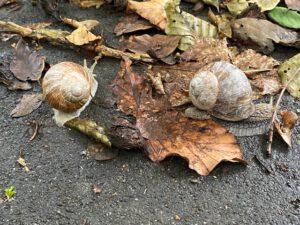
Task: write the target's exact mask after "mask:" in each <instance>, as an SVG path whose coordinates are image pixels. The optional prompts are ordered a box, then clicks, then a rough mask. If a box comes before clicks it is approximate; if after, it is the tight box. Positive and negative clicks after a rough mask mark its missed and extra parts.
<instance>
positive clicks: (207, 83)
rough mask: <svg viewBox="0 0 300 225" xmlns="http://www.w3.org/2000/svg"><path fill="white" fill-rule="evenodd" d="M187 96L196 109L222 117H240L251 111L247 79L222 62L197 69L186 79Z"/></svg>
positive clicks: (250, 96)
mask: <svg viewBox="0 0 300 225" xmlns="http://www.w3.org/2000/svg"><path fill="white" fill-rule="evenodd" d="M189 97H190V99H191V101H192V103H193V104H194V105H195V106H196V107H197V108H198V109H201V110H206V111H207V112H208V113H209V114H211V115H213V116H215V117H217V118H220V119H224V120H229V121H239V120H243V119H246V118H248V117H250V116H251V115H252V114H253V113H254V112H255V106H254V104H253V102H252V88H251V85H250V82H249V80H248V79H247V77H246V75H245V74H244V72H243V71H241V70H240V69H238V68H237V67H235V66H234V65H232V64H231V63H229V62H226V61H219V62H216V63H214V64H212V66H211V67H210V68H209V71H200V72H198V73H197V74H196V75H195V76H194V78H193V79H192V80H191V82H190V86H189Z"/></svg>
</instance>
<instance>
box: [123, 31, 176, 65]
mask: <svg viewBox="0 0 300 225" xmlns="http://www.w3.org/2000/svg"><path fill="white" fill-rule="evenodd" d="M179 41H180V37H178V36H167V35H161V34H156V35H154V36H150V35H148V34H144V35H141V36H131V37H130V38H129V40H128V41H127V45H126V48H127V49H129V50H130V51H132V52H135V53H146V54H149V55H150V56H153V57H154V58H157V59H161V60H162V61H166V60H165V58H167V57H168V56H169V55H171V54H172V53H173V52H174V51H175V49H176V48H177V46H178V44H179ZM173 61H174V60H173ZM167 63H168V61H167ZM174 63H175V62H174ZM174 63H173V64H174Z"/></svg>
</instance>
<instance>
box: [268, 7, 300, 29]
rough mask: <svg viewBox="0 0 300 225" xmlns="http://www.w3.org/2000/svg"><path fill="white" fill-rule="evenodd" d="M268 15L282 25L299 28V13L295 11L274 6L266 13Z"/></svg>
mask: <svg viewBox="0 0 300 225" xmlns="http://www.w3.org/2000/svg"><path fill="white" fill-rule="evenodd" d="M268 16H269V17H270V18H271V19H272V20H273V21H275V22H276V23H278V24H280V25H281V26H283V27H288V28H294V29H299V28H300V14H299V13H298V12H297V11H292V10H289V9H288V8H284V7H275V8H274V9H273V10H272V11H270V12H269V13H268Z"/></svg>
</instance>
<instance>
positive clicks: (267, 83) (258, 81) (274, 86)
mask: <svg viewBox="0 0 300 225" xmlns="http://www.w3.org/2000/svg"><path fill="white" fill-rule="evenodd" d="M250 83H251V86H252V89H253V98H254V99H258V98H261V97H263V96H264V95H275V94H277V93H278V92H279V91H280V90H281V88H282V85H281V83H280V78H279V76H278V73H277V71H276V70H272V71H270V72H267V73H259V74H256V75H254V76H252V77H251V80H250Z"/></svg>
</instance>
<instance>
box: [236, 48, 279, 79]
mask: <svg viewBox="0 0 300 225" xmlns="http://www.w3.org/2000/svg"><path fill="white" fill-rule="evenodd" d="M232 64H233V65H235V66H237V67H238V68H239V69H241V70H243V71H244V72H245V73H246V74H247V75H251V74H253V73H257V71H259V70H261V71H269V70H272V69H274V67H276V66H279V65H280V63H279V62H278V61H277V60H275V59H274V58H272V57H269V56H266V55H262V54H260V53H257V52H256V51H254V50H252V49H247V50H245V51H243V52H241V53H240V54H239V55H237V56H234V58H233V59H232Z"/></svg>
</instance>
